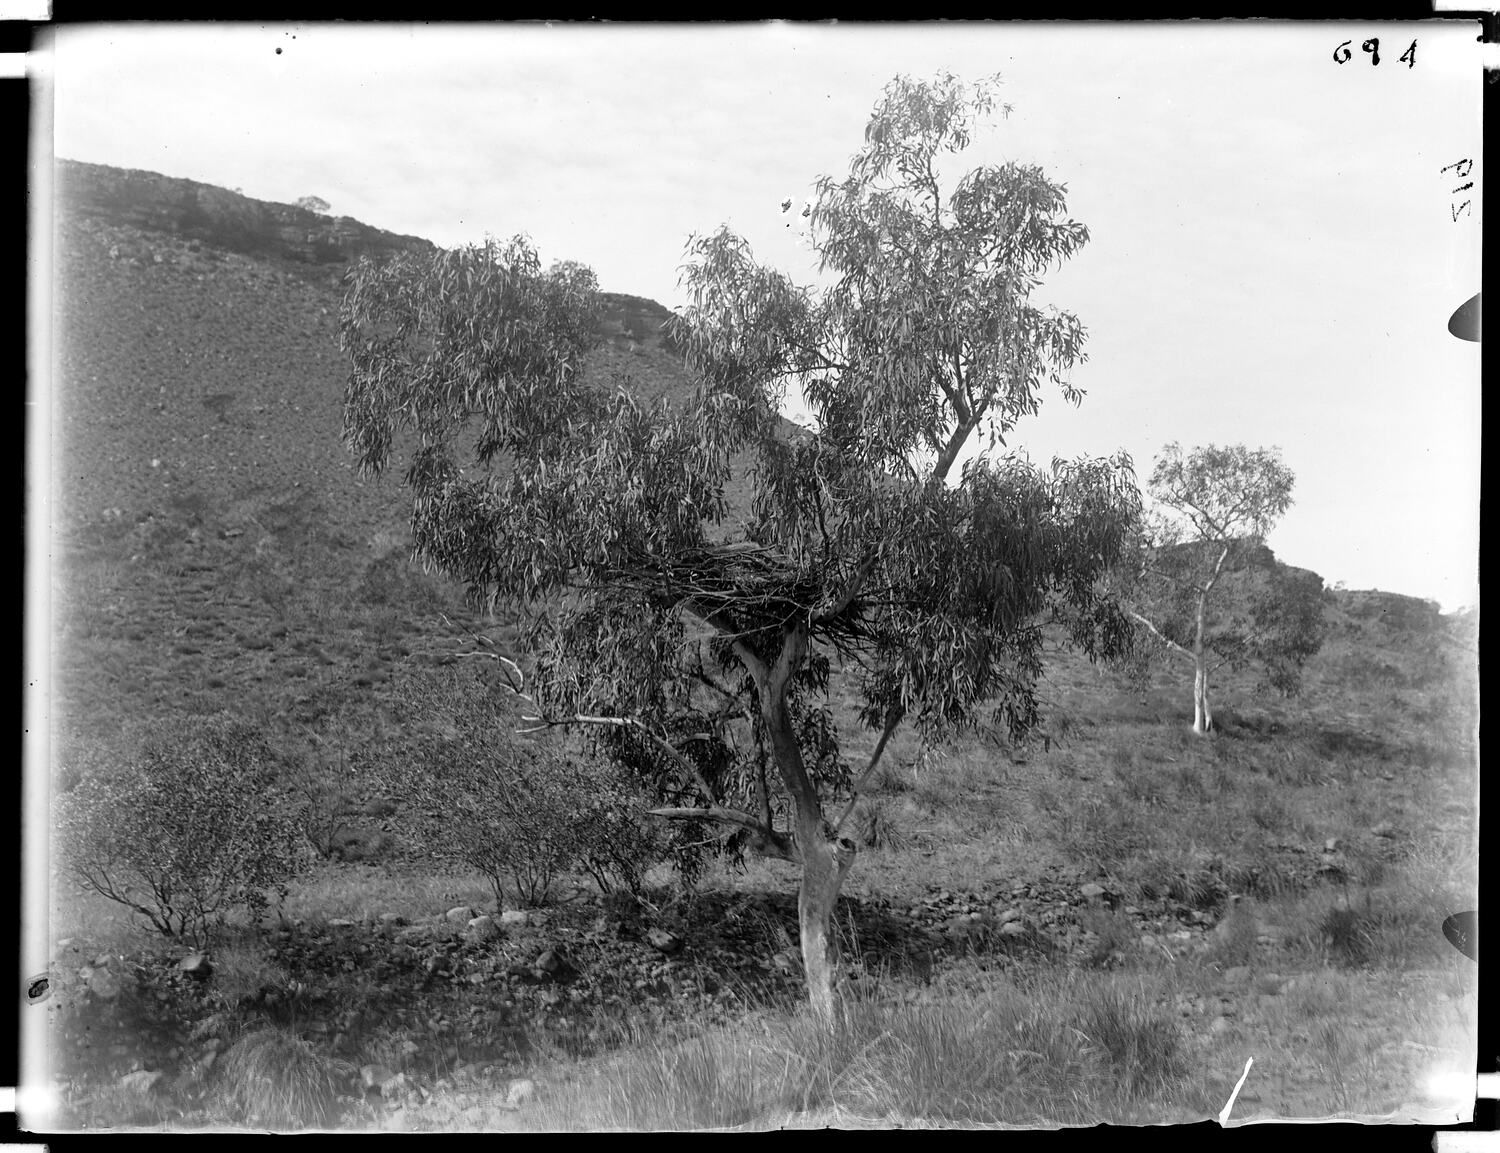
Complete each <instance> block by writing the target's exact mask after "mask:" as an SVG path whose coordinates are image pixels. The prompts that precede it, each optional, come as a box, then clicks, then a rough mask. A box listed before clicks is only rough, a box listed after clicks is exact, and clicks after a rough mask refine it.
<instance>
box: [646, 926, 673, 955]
mask: <svg viewBox="0 0 1500 1153" xmlns="http://www.w3.org/2000/svg"><path fill="white" fill-rule="evenodd" d="M646 940H647V941H648V942H649V943H650V945H651V947H652V948H653V949H655V950H656V951H657V952H658V953H666V954H667V955H669V956H670V955H671V954H673V953H676V952H680V951H681V949H682V938H681V937H679V936H678V935H677V934H676V933H669V932H668V931H667V930H666V929H652V930H650V931H649V932H648V933H647V934H646Z"/></svg>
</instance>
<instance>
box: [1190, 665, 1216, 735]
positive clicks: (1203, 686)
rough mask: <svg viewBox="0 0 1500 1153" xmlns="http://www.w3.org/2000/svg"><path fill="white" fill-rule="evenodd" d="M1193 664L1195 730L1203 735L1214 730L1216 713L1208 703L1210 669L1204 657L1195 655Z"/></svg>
mask: <svg viewBox="0 0 1500 1153" xmlns="http://www.w3.org/2000/svg"><path fill="white" fill-rule="evenodd" d="M1193 665H1194V668H1193V732H1195V733H1197V734H1198V735H1199V736H1202V735H1203V734H1204V733H1207V732H1211V731H1212V730H1213V727H1214V714H1213V709H1212V707H1210V705H1209V703H1208V669H1207V667H1205V665H1204V663H1203V657H1202V656H1201V655H1199V656H1196V657H1194V658H1193Z"/></svg>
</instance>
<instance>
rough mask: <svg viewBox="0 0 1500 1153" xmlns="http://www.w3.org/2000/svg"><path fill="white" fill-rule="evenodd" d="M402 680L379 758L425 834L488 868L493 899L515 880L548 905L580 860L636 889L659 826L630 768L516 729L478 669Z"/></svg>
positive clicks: (406, 820) (599, 877)
mask: <svg viewBox="0 0 1500 1153" xmlns="http://www.w3.org/2000/svg"><path fill="white" fill-rule="evenodd" d="M401 688H402V689H403V694H402V695H403V704H404V709H405V712H406V714H407V715H406V718H405V719H406V721H407V724H406V726H405V733H404V736H403V738H402V740H401V747H400V748H399V749H392V750H388V751H387V755H385V756H383V757H381V758H379V759H378V761H376V762H375V763H374V766H373V768H374V771H375V775H376V776H377V777H378V778H379V780H380V783H381V785H382V786H383V787H384V788H385V789H386V790H387V791H388V792H390V793H392V794H393V795H394V796H395V797H396V799H397V802H398V804H399V806H400V817H399V818H398V819H399V820H400V821H401V822H402V823H403V824H404V825H405V826H406V827H407V829H408V830H409V831H410V833H411V834H412V835H413V836H414V837H415V838H416V839H417V840H419V841H421V842H423V843H425V844H426V845H427V846H429V847H430V848H432V849H435V850H437V851H438V852H440V853H442V854H445V855H448V856H451V857H454V858H457V859H458V860H460V861H462V862H463V863H464V864H466V865H467V866H469V867H470V868H472V869H474V870H476V871H478V872H480V873H483V874H484V875H485V876H486V877H487V878H488V879H489V881H490V884H491V886H492V887H493V888H494V891H495V901H496V904H497V906H498V905H503V903H504V893H505V886H506V884H507V882H508V883H510V884H511V885H512V886H513V888H514V890H515V892H516V895H517V898H518V899H519V900H520V901H521V902H522V903H523V904H527V905H538V904H542V903H544V902H545V901H546V900H547V897H548V894H549V891H550V889H551V887H552V884H553V882H554V881H555V880H556V879H557V878H558V877H559V876H561V875H562V874H563V873H565V872H567V871H569V870H571V869H574V868H578V869H582V870H585V871H587V872H588V873H589V874H590V875H592V876H593V877H594V878H595V880H596V881H598V883H599V885H600V887H601V888H604V889H606V890H608V889H610V888H613V887H614V886H615V885H616V884H619V885H623V886H624V887H625V888H627V889H630V890H632V891H635V890H638V889H639V887H640V885H641V882H642V878H643V876H644V874H645V872H646V870H647V869H648V868H650V866H651V865H653V864H655V863H656V861H657V860H658V859H659V857H660V844H661V837H660V834H659V832H658V831H657V830H656V829H655V828H654V827H652V826H651V825H650V824H648V823H647V822H648V821H649V820H650V818H647V817H645V816H644V815H643V811H644V809H645V808H646V805H645V804H644V803H643V798H642V797H641V796H640V794H639V793H638V791H637V790H636V789H635V788H634V787H633V786H632V784H631V782H630V781H629V779H628V778H627V777H626V776H625V775H624V774H623V772H621V771H620V770H619V769H617V768H615V767H613V766H611V765H610V764H608V763H607V762H606V761H604V760H603V759H602V758H597V757H593V756H587V755H584V754H582V753H573V752H569V751H568V750H566V749H564V748H562V747H560V746H558V745H556V744H553V743H548V742H545V741H530V740H527V739H525V738H524V737H520V736H517V735H516V734H515V732H514V729H515V726H516V718H515V716H514V715H513V713H512V712H511V710H509V709H508V708H507V707H506V705H507V703H508V702H505V701H503V700H502V699H501V698H500V697H499V696H498V694H497V690H496V689H495V688H494V687H492V686H490V685H487V684H486V683H485V682H484V681H483V679H482V678H481V677H479V676H476V675H473V674H472V673H469V672H465V671H456V670H444V671H440V672H436V673H432V674H429V675H428V676H427V677H425V678H420V677H418V678H413V679H411V680H409V681H407V682H405V683H404V684H403V685H402V686H401Z"/></svg>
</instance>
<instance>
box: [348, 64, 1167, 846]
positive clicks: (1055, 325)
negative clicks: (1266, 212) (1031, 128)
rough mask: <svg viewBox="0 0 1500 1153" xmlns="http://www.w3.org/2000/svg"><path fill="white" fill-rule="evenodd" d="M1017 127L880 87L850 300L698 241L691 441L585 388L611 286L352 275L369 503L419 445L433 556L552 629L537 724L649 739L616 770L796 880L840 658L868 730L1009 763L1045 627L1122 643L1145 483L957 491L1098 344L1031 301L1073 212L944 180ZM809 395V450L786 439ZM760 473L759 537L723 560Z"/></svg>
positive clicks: (941, 83) (838, 206)
mask: <svg viewBox="0 0 1500 1153" xmlns="http://www.w3.org/2000/svg"><path fill="white" fill-rule="evenodd" d="M993 94H994V82H993V81H984V82H982V83H980V84H979V85H977V86H975V87H973V88H972V89H971V88H969V87H967V86H966V85H964V84H962V83H961V82H960V81H958V80H957V79H955V78H954V77H952V76H950V75H944V76H941V77H939V78H938V79H937V80H936V81H934V82H932V83H926V82H918V81H912V80H908V79H906V78H898V79H897V80H895V81H893V82H892V83H891V84H890V85H889V86H888V87H887V89H886V91H885V93H884V94H883V95H882V97H881V99H880V102H879V103H878V104H877V106H876V108H875V111H874V113H873V115H872V117H871V120H870V123H869V127H868V128H867V130H866V133H865V142H864V145H863V146H862V148H861V149H860V151H859V152H858V153H857V154H856V155H855V157H854V158H853V160H852V162H851V164H850V168H849V175H848V177H847V178H845V179H842V180H836V179H833V178H829V177H824V178H823V179H821V180H820V181H819V182H818V184H817V195H816V199H815V202H814V205H813V209H812V212H811V214H810V225H811V228H812V231H813V236H814V243H815V244H816V246H817V248H818V251H819V253H820V254H821V257H822V262H823V267H824V269H825V271H828V272H831V273H832V274H833V283H832V285H831V286H830V287H829V288H828V289H827V290H826V291H823V292H814V291H812V290H806V289H801V288H797V287H795V286H794V285H793V284H792V283H791V281H790V280H788V279H787V278H786V277H785V276H784V275H782V274H781V273H779V272H776V271H774V270H771V269H768V268H765V267H763V266H761V265H759V264H757V263H756V261H755V260H754V258H753V256H752V255H751V253H750V251H749V248H748V246H747V245H746V244H745V242H744V241H743V240H742V239H741V238H739V237H738V236H735V235H734V234H733V233H732V232H730V231H729V230H728V229H727V228H721V229H719V230H718V231H716V232H714V233H712V234H709V235H707V236H703V237H696V238H694V239H693V240H691V241H690V243H689V247H688V263H687V266H686V268H685V270H684V283H685V285H686V288H687V291H688V294H689V297H690V300H691V304H690V305H689V307H688V308H687V309H685V310H684V311H683V312H682V313H681V314H680V315H679V316H677V317H675V318H674V320H673V321H672V323H671V324H670V325H669V326H668V328H669V331H668V333H667V338H666V341H665V343H666V344H667V346H668V347H671V348H674V349H680V350H681V351H682V353H683V355H684V357H685V359H686V362H687V363H688V365H689V366H690V367H691V368H692V369H693V370H694V371H695V372H696V374H697V375H698V377H699V384H698V387H697V389H696V390H695V391H694V393H693V395H692V396H691V397H690V398H689V399H688V401H687V402H686V403H685V404H684V405H682V406H680V407H679V408H676V409H674V408H672V407H671V406H670V405H669V404H668V403H667V402H666V401H665V400H663V401H661V402H658V403H657V404H655V405H645V404H641V403H638V402H637V401H635V400H634V399H632V398H631V397H630V396H629V394H628V392H627V391H626V389H625V387H624V386H625V385H626V384H627V383H628V382H624V381H619V382H616V381H609V382H595V381H592V380H589V379H587V378H586V377H585V375H584V373H583V371H582V357H583V354H584V352H585V351H586V350H587V348H588V347H589V345H590V344H591V343H592V341H593V340H595V339H596V330H597V324H596V323H595V320H596V319H597V315H598V308H599V302H598V297H597V294H596V293H595V292H594V286H593V284H592V278H591V276H590V275H588V274H587V273H586V270H582V269H579V268H577V267H576V266H571V267H568V268H564V267H562V266H559V267H555V268H554V269H553V270H552V271H551V272H549V273H547V274H545V275H544V274H543V273H542V272H541V271H540V262H539V261H538V259H537V257H536V255H535V253H534V252H532V251H531V249H530V247H529V245H528V244H527V243H526V242H525V241H524V240H516V241H512V242H510V244H508V245H504V246H501V245H497V244H495V243H493V242H491V243H488V244H486V245H485V246H483V247H480V248H470V249H464V250H460V251H457V252H450V253H439V254H437V255H435V256H433V257H430V258H415V257H398V258H397V259H395V260H393V261H392V262H390V263H389V264H386V265H384V266H376V265H374V264H371V263H368V262H366V263H361V264H360V265H359V266H357V267H356V268H354V269H353V270H351V274H350V277H349V280H348V282H347V291H346V295H345V301H344V307H343V310H342V315H341V323H342V329H343V347H344V350H345V352H346V353H347V354H348V356H349V358H350V362H351V373H350V378H349V385H348V389H347V392H346V402H345V433H346V439H347V442H348V444H349V447H350V448H351V450H352V451H353V452H354V454H355V456H356V458H357V460H358V462H359V464H360V466H361V468H362V469H364V470H366V471H372V472H379V471H381V470H382V469H384V468H385V467H386V466H387V464H388V463H389V461H390V459H391V446H392V442H393V437H394V434H395V429H396V427H397V426H398V425H402V426H405V427H408V428H410V429H411V430H413V431H414V432H415V433H416V434H417V436H418V437H419V438H420V442H421V447H420V448H419V450H418V451H417V452H416V454H415V456H414V457H413V459H412V464H411V467H410V468H409V470H408V471H407V474H406V477H405V480H406V483H407V485H408V487H409V488H410V489H411V491H412V495H413V509H414V511H413V517H412V529H413V534H414V538H415V541H416V546H417V549H418V551H419V552H420V553H422V554H423V555H424V556H425V557H426V558H427V559H428V560H429V561H431V562H433V563H435V564H436V565H437V566H438V567H439V568H441V569H443V570H444V571H446V572H447V573H449V574H450V575H452V576H454V577H456V578H457V579H459V580H460V581H462V582H464V583H465V584H466V585H467V586H468V587H469V589H470V591H471V593H473V594H474V595H476V596H478V597H481V598H484V597H489V596H495V597H496V598H497V599H498V600H500V601H503V602H506V603H507V604H509V605H513V606H514V607H516V608H517V609H518V610H520V611H521V612H523V613H525V614H527V615H528V617H529V624H528V629H527V632H526V636H527V639H528V641H529V643H530V645H531V647H532V648H533V650H534V651H535V653H536V658H537V659H536V665H535V669H534V671H533V676H532V686H529V689H530V691H531V692H532V695H533V699H534V701H535V704H536V706H537V709H538V711H539V712H540V713H542V714H543V715H545V716H547V717H553V718H559V719H566V718H577V717H592V718H595V719H599V718H603V719H604V720H605V722H607V723H611V724H614V723H616V722H618V721H622V720H623V721H625V722H627V723H628V726H629V727H630V730H631V732H630V739H628V740H621V741H617V742H616V743H615V745H614V746H613V747H612V748H611V750H610V751H611V752H612V753H614V754H616V755H617V756H619V757H622V758H623V759H625V760H627V761H630V762H632V763H634V764H635V765H636V767H638V768H645V767H646V766H643V765H641V764H640V763H639V762H641V761H650V762H653V763H654V771H650V772H648V773H647V774H646V775H649V776H652V777H654V778H655V779H656V781H657V782H658V784H659V785H661V786H662V787H663V791H664V792H665V793H666V794H667V795H668V796H669V798H670V799H674V800H678V801H686V800H688V799H691V800H692V802H693V803H694V804H695V805H697V806H701V807H703V809H704V810H706V809H708V808H712V809H714V810H715V811H716V812H718V813H720V814H723V813H725V812H730V813H731V817H730V818H729V819H730V820H731V821H732V822H734V823H738V824H740V825H741V826H743V827H745V828H746V829H747V830H749V831H750V832H753V834H754V835H753V837H751V839H752V840H755V841H756V842H757V843H759V844H761V845H762V846H763V847H764V846H767V845H773V846H774V845H779V846H780V851H781V852H782V853H783V854H785V853H787V852H790V851H791V850H790V849H788V848H787V847H786V846H787V842H785V841H778V840H777V839H776V836H774V835H772V829H771V826H772V824H773V822H774V821H775V820H776V819H777V818H778V816H780V815H782V814H787V813H794V814H795V817H796V819H797V820H798V821H799V822H806V823H805V824H804V825H803V826H802V827H803V828H805V829H811V828H816V827H817V821H818V819H819V817H820V816H821V806H822V804H824V803H826V802H827V800H829V799H830V798H831V797H833V796H834V795H836V794H838V793H839V792H841V791H842V790H843V789H845V788H846V787H847V784H848V769H847V766H846V765H845V764H844V762H843V761H842V760H841V758H840V756H839V753H838V749H839V734H838V733H837V731H836V730H835V729H834V727H833V725H832V724H831V722H830V721H829V720H828V719H827V718H828V714H827V713H826V712H825V711H824V709H823V706H822V701H823V700H824V699H826V695H827V689H828V671H829V668H830V657H831V656H833V655H839V654H842V655H848V656H853V657H858V658H859V660H860V667H861V670H862V671H861V673H860V677H861V682H860V685H859V689H860V692H861V695H862V698H863V700H862V702H861V704H862V709H861V713H860V716H861V719H862V721H863V722H864V723H865V724H866V725H868V726H870V727H872V728H875V729H877V730H884V729H887V728H893V727H894V726H895V725H897V724H899V723H900V722H901V721H902V720H903V719H904V718H910V719H912V720H914V721H915V723H916V724H917V725H918V726H920V727H921V728H922V729H923V730H924V732H928V733H935V732H938V731H942V730H945V729H952V728H960V729H961V728H965V727H972V726H978V725H988V724H991V723H993V724H999V725H1002V726H1004V727H1007V728H1009V729H1010V730H1012V731H1013V732H1017V733H1019V732H1022V731H1024V730H1026V729H1027V728H1029V727H1031V726H1033V725H1034V724H1035V723H1036V720H1037V708H1036V698H1035V686H1036V682H1037V678H1038V676H1039V673H1040V644H1041V640H1040V631H1039V629H1038V628H1037V627H1036V622H1037V619H1038V618H1039V616H1040V615H1041V614H1044V613H1046V612H1047V611H1049V609H1050V610H1055V611H1057V612H1059V614H1060V615H1062V616H1064V618H1065V619H1066V620H1067V621H1068V622H1069V625H1070V628H1071V631H1072V633H1073V636H1074V637H1075V639H1077V640H1079V641H1080V642H1082V643H1084V644H1085V645H1086V647H1088V648H1089V650H1090V651H1091V653H1092V652H1095V651H1103V650H1104V649H1112V648H1115V647H1118V646H1119V645H1120V644H1121V643H1123V640H1124V639H1125V638H1126V637H1127V635H1128V629H1126V628H1125V627H1124V624H1123V618H1121V616H1120V614H1119V613H1118V612H1117V611H1115V610H1113V608H1112V605H1111V604H1110V602H1108V600H1107V599H1105V598H1103V597H1101V596H1100V595H1099V589H1098V579H1099V578H1100V577H1101V576H1102V575H1103V573H1104V572H1105V571H1106V569H1107V568H1108V566H1109V565H1110V564H1111V563H1113V561H1114V560H1115V559H1116V558H1117V556H1118V555H1119V553H1120V551H1121V549H1122V548H1123V547H1124V544H1125V542H1126V539H1127V533H1128V530H1129V527H1130V525H1131V522H1132V520H1133V518H1134V516H1135V514H1136V511H1137V507H1136V490H1135V485H1134V480H1133V477H1132V475H1131V473H1130V467H1129V461H1128V459H1127V458H1125V457H1123V456H1121V457H1118V458H1116V459H1113V460H1108V461H1080V462H1077V463H1074V464H1066V463H1063V462H1054V464H1053V466H1052V468H1051V470H1050V471H1049V470H1039V469H1035V468H1033V467H1032V466H1031V465H1030V464H1029V463H1028V462H1026V461H1025V460H1023V459H1021V458H1019V457H1015V456H1005V457H1002V458H998V459H990V458H989V457H985V456H981V457H980V458H978V459H975V460H971V461H969V462H968V463H967V464H966V465H965V466H964V467H963V469H962V471H961V474H960V475H958V476H957V478H956V481H955V482H954V483H949V482H950V480H953V479H954V478H952V477H950V473H952V472H953V466H954V464H955V463H956V461H957V459H958V456H959V454H960V452H961V450H963V449H964V447H965V445H967V444H969V443H970V442H971V440H972V439H973V438H974V437H975V436H976V434H977V435H987V436H988V438H989V439H988V443H989V445H990V447H991V448H993V447H994V446H996V445H1003V444H1004V441H1005V437H1006V436H1007V435H1008V434H1009V433H1010V432H1011V430H1012V429H1013V428H1014V427H1015V425H1016V423H1017V422H1018V421H1019V420H1020V419H1021V418H1023V417H1025V416H1027V415H1030V414H1033V413H1035V412H1036V411H1037V408H1038V406H1039V404H1040V396H1039V394H1040V391H1041V389H1042V387H1043V386H1044V385H1047V384H1053V385H1056V386H1057V387H1059V388H1060V389H1061V391H1062V393H1063V395H1064V397H1065V398H1067V399H1068V400H1070V401H1073V402H1077V401H1078V400H1079V399H1080V396H1081V394H1080V393H1079V392H1078V391H1077V390H1076V389H1074V388H1073V387H1072V386H1071V385H1070V384H1069V383H1068V379H1067V374H1068V372H1069V370H1070V369H1071V367H1072V366H1073V365H1075V364H1076V363H1077V362H1078V361H1080V360H1081V359H1082V357H1083V353H1082V342H1083V328H1082V325H1081V324H1080V323H1079V321H1078V319H1077V318H1076V317H1074V316H1073V315H1071V314H1069V313H1065V312H1060V311H1057V310H1055V309H1046V308H1042V307H1039V306H1037V305H1035V304H1033V303H1032V302H1031V299H1030V297H1031V294H1032V292H1033V290H1035V289H1036V288H1037V287H1038V286H1039V285H1040V283H1041V276H1042V274H1043V272H1044V271H1046V270H1047V269H1048V268H1049V267H1050V266H1052V265H1054V264H1058V263H1060V262H1062V261H1064V260H1066V259H1067V258H1068V257H1070V256H1071V255H1072V254H1073V253H1074V252H1075V251H1077V249H1078V248H1079V247H1080V246H1081V245H1082V244H1083V243H1084V242H1085V241H1086V240H1087V236H1088V232H1087V229H1086V228H1085V227H1084V226H1083V225H1081V224H1079V223H1077V222H1075V221H1072V220H1070V219H1068V218H1067V216H1066V212H1065V204H1064V192H1065V190H1064V189H1063V187H1062V186H1061V185H1059V184H1056V183H1054V182H1052V181H1050V180H1048V179H1047V178H1046V177H1045V176H1044V175H1043V173H1042V172H1041V171H1040V170H1039V169H1037V168H1036V167H1034V166H1028V165H1021V164H1017V163H1014V162H1011V163H1006V164H1003V165H999V166H988V167H980V168H975V169H973V170H971V171H969V172H967V173H964V174H961V175H959V176H958V177H957V178H956V179H955V180H952V181H950V180H949V179H948V177H947V174H946V173H945V172H944V171H943V168H944V165H945V163H946V160H947V158H949V157H951V156H953V155H956V154H958V153H960V152H962V151H963V150H964V149H965V148H966V147H967V146H968V144H969V143H970V141H971V139H972V137H973V133H974V132H975V131H976V129H977V128H978V126H979V124H980V122H981V121H982V120H983V119H984V118H985V117H986V116H987V115H988V114H989V113H990V112H992V111H993V109H994V95H993ZM945 186H947V191H945V190H944V189H945ZM792 387H795V388H797V389H800V391H801V393H802V394H803V396H804V397H805V399H806V400H807V402H808V404H809V406H810V408H811V409H812V412H813V414H814V417H815V420H816V425H817V428H816V431H815V432H813V433H812V434H810V435H807V436H796V437H789V436H788V434H787V432H786V429H785V425H784V423H783V422H782V421H781V420H780V418H779V415H778V406H779V404H780V402H781V400H782V398H783V396H784V395H785V393H786V392H787V390H788V389H789V388H792ZM471 425H473V426H476V427H472V428H471V427H469V426H471ZM743 455H748V456H749V457H750V458H751V459H753V460H754V462H755V463H754V466H753V470H752V473H751V480H752V482H753V485H754V496H753V501H752V506H753V507H752V513H751V517H750V521H749V523H748V524H746V525H744V526H737V527H736V528H730V529H726V526H725V524H724V521H725V513H726V501H725V485H726V481H727V480H728V478H729V476H730V460H731V458H732V457H735V458H738V457H741V456H743ZM981 705H985V706H987V707H986V708H981ZM729 806H737V807H736V808H734V809H733V810H731V809H730V808H729ZM735 814H737V815H735ZM744 835H745V834H742V839H743V836H744Z"/></svg>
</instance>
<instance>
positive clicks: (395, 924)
mask: <svg viewBox="0 0 1500 1153" xmlns="http://www.w3.org/2000/svg"><path fill="white" fill-rule="evenodd" d="M380 923H381V924H382V925H388V926H390V927H391V928H393V929H399V928H401V927H402V926H403V925H405V924H407V920H406V918H405V917H403V916H402V915H401V914H400V913H381V914H380Z"/></svg>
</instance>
